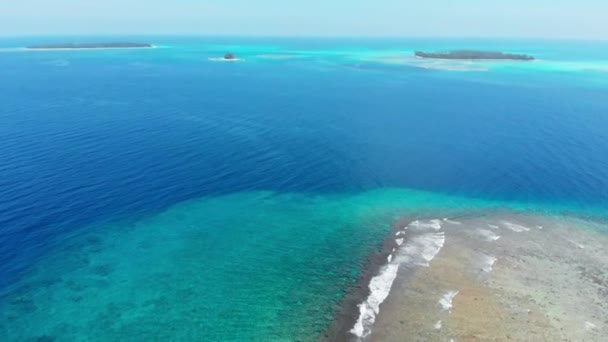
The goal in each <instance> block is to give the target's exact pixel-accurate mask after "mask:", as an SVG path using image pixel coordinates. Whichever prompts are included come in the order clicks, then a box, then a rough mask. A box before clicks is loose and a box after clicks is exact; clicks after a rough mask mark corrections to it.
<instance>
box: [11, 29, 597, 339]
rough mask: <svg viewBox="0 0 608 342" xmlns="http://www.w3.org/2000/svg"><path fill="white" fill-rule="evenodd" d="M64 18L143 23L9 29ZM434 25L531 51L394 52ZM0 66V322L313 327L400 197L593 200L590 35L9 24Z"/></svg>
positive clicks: (425, 213) (428, 208)
mask: <svg viewBox="0 0 608 342" xmlns="http://www.w3.org/2000/svg"><path fill="white" fill-rule="evenodd" d="M85 40H86V41H115V40H129V41H136V42H143V43H151V44H154V46H155V47H154V48H151V49H133V50H120V49H116V50H113V49H105V50H90V51H89V50H87V51H85V50H62V51H28V50H25V49H23V48H22V47H24V46H26V45H29V44H41V43H50V42H56V43H62V42H68V41H69V42H72V41H85ZM455 48H469V49H489V50H502V51H507V52H517V53H519V52H521V53H526V54H531V55H533V56H535V57H536V58H537V60H535V61H533V62H458V61H449V62H447V61H443V62H438V61H429V60H419V59H415V58H414V57H413V52H414V51H415V50H433V51H435V50H445V49H455ZM227 52H232V53H234V54H236V56H237V57H238V58H239V60H238V61H235V62H224V61H218V60H215V58H218V57H222V56H223V55H224V54H225V53H227ZM0 68H1V71H0V75H1V77H0V105H1V106H0V340H3V341H30V340H37V341H85V340H87V341H92V340H95V341H120V340H122V341H127V340H129V341H134V340H142V341H143V340H197V341H201V340H205V341H314V340H317V339H319V338H320V337H321V336H322V335H323V334H324V332H325V331H326V330H327V329H328V327H329V326H330V324H331V322H332V321H333V320H334V318H335V313H336V311H337V308H338V307H339V306H340V303H341V301H342V299H343V298H344V297H345V295H346V294H347V293H348V291H349V289H350V288H352V287H353V286H355V284H356V283H357V280H358V279H359V278H360V276H361V274H362V272H363V271H364V268H365V267H366V264H367V260H368V257H369V256H370V255H371V254H373V253H374V252H376V251H378V250H379V249H380V248H381V246H382V244H383V241H385V239H386V238H387V234H389V232H391V226H392V224H393V223H394V222H395V220H397V219H398V218H399V217H403V216H404V215H409V216H420V217H427V218H431V217H435V216H437V217H452V216H461V215H470V214H472V213H474V214H476V215H483V214H484V213H487V212H495V211H500V210H513V211H517V212H522V213H535V214H539V215H569V216H573V217H577V218H583V219H590V220H596V221H600V222H603V221H604V220H605V219H606V218H607V217H608V210H607V209H608V129H607V128H608V42H593V41H587V42H576V41H532V40H481V39H477V40H475V39H469V40H463V39H461V40H454V39H367V38H366V39H356V38H350V39H346V38H343V39H333V38H332V39H330V38H326V39H322V38H314V39H313V38H290V39H288V38H237V37H225V38H219V37H215V38H210V37H207V38H204V37H129V38H128V39H125V38H124V37H123V38H117V37H20V38H2V39H0ZM438 215H439V216H438Z"/></svg>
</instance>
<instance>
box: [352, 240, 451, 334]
mask: <svg viewBox="0 0 608 342" xmlns="http://www.w3.org/2000/svg"><path fill="white" fill-rule="evenodd" d="M395 242H396V243H397V245H399V246H401V245H403V243H404V242H405V239H403V238H400V239H396V240H395ZM444 244H445V233H444V232H437V233H426V234H421V235H418V236H415V237H413V238H412V239H410V240H408V241H407V243H406V244H405V245H403V246H402V247H399V250H398V252H397V254H396V255H394V256H393V254H391V255H389V257H388V264H387V265H385V266H384V267H382V269H381V270H380V272H379V274H378V275H377V276H375V277H374V278H372V280H371V281H370V283H369V290H370V294H369V296H368V297H367V299H366V300H365V301H364V302H363V303H361V304H359V318H358V319H357V322H356V323H355V325H354V327H353V328H352V329H351V330H350V333H352V334H353V335H355V337H356V340H357V341H363V340H364V339H366V338H367V337H368V336H369V335H370V334H371V332H372V327H373V325H374V322H375V321H376V317H377V315H378V314H379V313H380V304H382V303H383V302H384V301H385V300H386V298H387V297H388V295H389V293H390V291H391V288H392V286H393V283H394V281H395V278H396V277H397V272H398V271H399V266H400V265H402V264H409V265H415V266H429V265H430V262H431V260H433V258H435V256H436V255H437V254H438V253H439V251H440V250H441V248H442V247H443V245H444ZM395 251H396V249H395V248H393V253H394V252H395Z"/></svg>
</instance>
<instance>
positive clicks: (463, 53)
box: [415, 50, 534, 61]
mask: <svg viewBox="0 0 608 342" xmlns="http://www.w3.org/2000/svg"><path fill="white" fill-rule="evenodd" d="M415 55H416V57H418V58H432V59H456V60H516V61H533V60H534V57H532V56H529V55H523V54H512V53H504V52H497V51H475V50H456V51H447V52H423V51H416V53H415Z"/></svg>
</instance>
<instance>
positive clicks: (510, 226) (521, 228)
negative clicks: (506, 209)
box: [501, 221, 530, 233]
mask: <svg viewBox="0 0 608 342" xmlns="http://www.w3.org/2000/svg"><path fill="white" fill-rule="evenodd" d="M501 224H502V225H503V226H505V227H506V228H507V229H509V230H512V231H514V232H516V233H523V232H529V231H530V228H528V227H526V226H522V225H519V224H516V223H511V222H508V221H502V222H501Z"/></svg>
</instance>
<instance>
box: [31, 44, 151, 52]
mask: <svg viewBox="0 0 608 342" xmlns="http://www.w3.org/2000/svg"><path fill="white" fill-rule="evenodd" d="M151 47H153V45H152V44H145V43H125V42H118V43H64V44H43V45H30V46H26V49H32V50H63V49H141V48H151Z"/></svg>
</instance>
